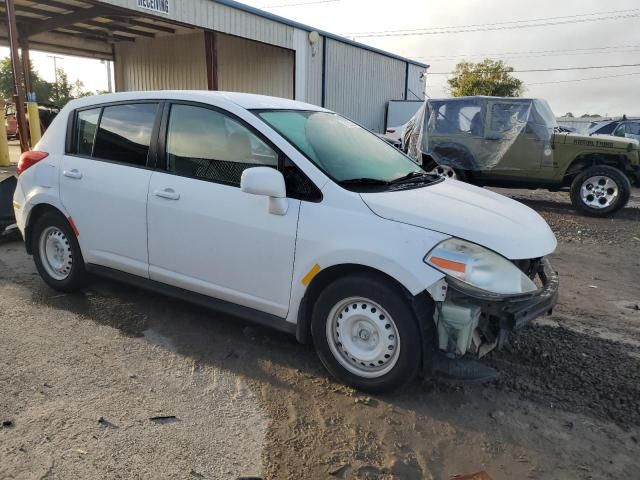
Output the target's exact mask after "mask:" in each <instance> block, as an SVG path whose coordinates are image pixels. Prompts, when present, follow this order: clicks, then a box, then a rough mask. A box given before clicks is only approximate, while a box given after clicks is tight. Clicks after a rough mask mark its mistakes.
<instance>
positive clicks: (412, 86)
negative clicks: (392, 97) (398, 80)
mask: <svg viewBox="0 0 640 480" xmlns="http://www.w3.org/2000/svg"><path fill="white" fill-rule="evenodd" d="M424 72H425V68H424V67H420V66H418V65H412V64H409V70H408V73H409V76H408V78H407V100H424V91H425V84H424V77H423V76H422V74H423V73H424Z"/></svg>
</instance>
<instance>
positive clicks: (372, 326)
mask: <svg viewBox="0 0 640 480" xmlns="http://www.w3.org/2000/svg"><path fill="white" fill-rule="evenodd" d="M326 335H327V342H328V343H329V348H330V349H331V353H332V354H333V356H334V358H335V359H336V360H337V361H338V363H340V365H341V366H342V367H344V368H345V369H346V370H347V371H349V372H351V373H353V374H355V375H358V376H359V377H363V378H378V377H382V376H383V375H386V374H387V373H389V371H391V370H392V369H393V367H394V366H395V365H396V363H397V362H398V357H399V355H400V336H399V335H398V329H397V327H396V324H395V322H394V321H393V319H392V318H391V316H390V315H389V313H388V312H387V311H386V310H385V309H384V308H382V307H381V306H380V305H379V304H377V303H376V302H373V301H372V300H369V299H368V298H364V297H350V298H346V299H344V300H341V301H340V302H338V303H337V304H336V305H334V306H333V308H332V309H331V311H330V312H329V315H328V317H327V322H326Z"/></svg>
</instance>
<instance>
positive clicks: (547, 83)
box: [526, 72, 640, 86]
mask: <svg viewBox="0 0 640 480" xmlns="http://www.w3.org/2000/svg"><path fill="white" fill-rule="evenodd" d="M631 75H640V72H632V73H621V74H619V75H607V76H604V77H587V78H574V79H573V80H557V81H553V82H534V83H527V84H526V86H529V85H551V84H556V83H573V82H586V81H589V80H604V79H607V80H608V79H610V78H618V77H629V76H631Z"/></svg>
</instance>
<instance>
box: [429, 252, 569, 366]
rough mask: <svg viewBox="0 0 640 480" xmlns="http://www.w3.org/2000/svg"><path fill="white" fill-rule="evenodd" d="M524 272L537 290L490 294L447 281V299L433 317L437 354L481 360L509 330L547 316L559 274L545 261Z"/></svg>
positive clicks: (555, 296)
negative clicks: (474, 357) (468, 354)
mask: <svg viewBox="0 0 640 480" xmlns="http://www.w3.org/2000/svg"><path fill="white" fill-rule="evenodd" d="M527 273H528V274H529V276H530V278H532V280H534V281H536V282H537V283H538V285H540V288H539V289H538V290H536V291H534V292H531V293H528V294H518V295H497V294H492V293H488V292H485V291H482V290H478V289H474V288H472V287H469V286H468V285H466V284H464V283H462V282H458V281H456V280H455V279H451V278H448V279H447V284H448V291H447V295H446V299H445V301H444V302H441V303H440V304H439V305H438V308H437V309H436V313H435V318H434V319H435V321H436V326H437V331H438V346H439V349H440V351H442V352H443V353H446V354H447V355H448V356H449V357H456V358H457V357H461V356H463V355H465V354H467V353H470V354H474V355H476V356H477V357H482V356H484V355H486V354H487V353H489V352H490V351H491V350H493V349H494V348H496V347H501V346H502V345H503V344H504V343H505V341H506V338H507V335H508V333H509V332H510V331H512V330H515V329H518V328H520V327H522V326H523V325H526V324H527V323H529V322H531V321H532V320H533V319H535V318H537V317H539V316H541V315H545V314H550V313H551V312H552V310H553V307H554V306H555V305H556V303H557V302H558V286H559V280H558V274H557V273H556V272H555V271H554V270H553V269H552V268H551V264H550V263H549V261H548V260H547V259H546V258H543V259H540V260H539V261H536V262H535V263H534V264H532V266H531V270H530V271H529V272H527Z"/></svg>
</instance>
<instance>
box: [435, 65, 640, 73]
mask: <svg viewBox="0 0 640 480" xmlns="http://www.w3.org/2000/svg"><path fill="white" fill-rule="evenodd" d="M623 67H640V63H627V64H622V65H595V66H590V67H563V68H535V69H529V70H510V69H509V70H498V71H496V73H533V72H564V71H568V70H593V69H601V68H623ZM485 72H493V70H485ZM453 73H455V72H428V74H429V75H452V74H453Z"/></svg>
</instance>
